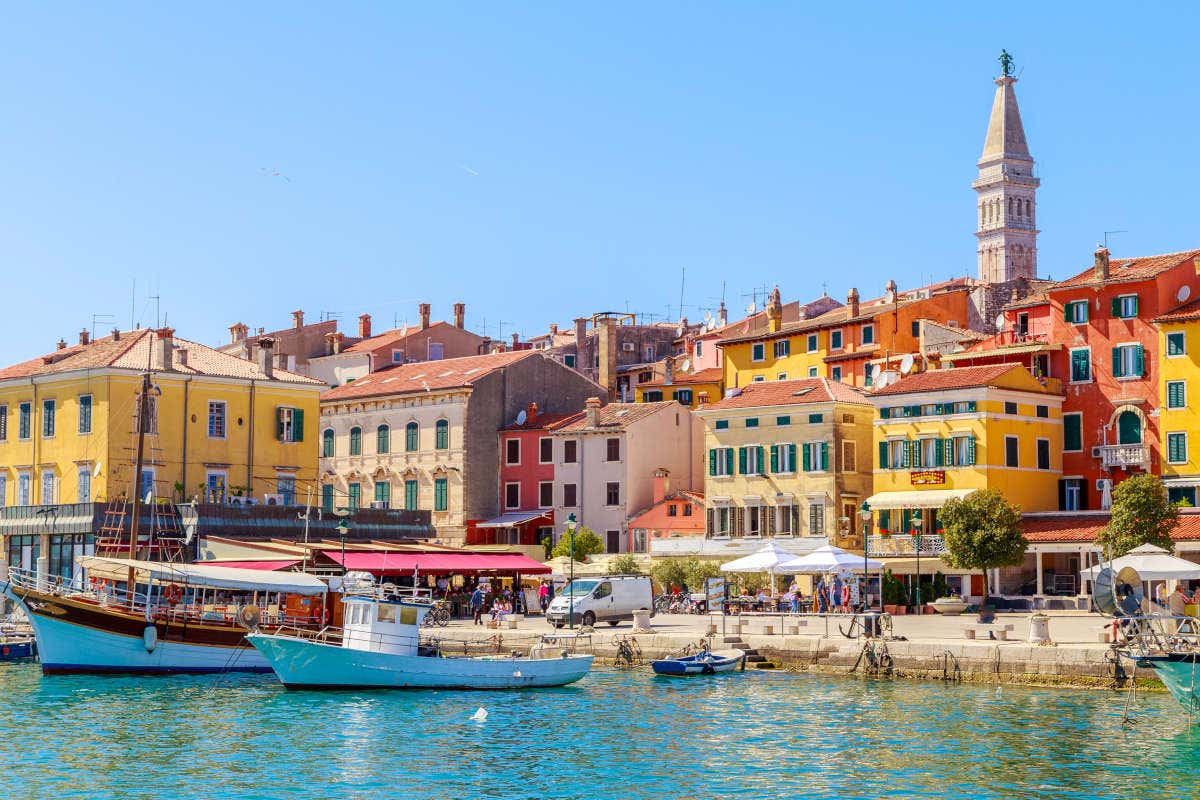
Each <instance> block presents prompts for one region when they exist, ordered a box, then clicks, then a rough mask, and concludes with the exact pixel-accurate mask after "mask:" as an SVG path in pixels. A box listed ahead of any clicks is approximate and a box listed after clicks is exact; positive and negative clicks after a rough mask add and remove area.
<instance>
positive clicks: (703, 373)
mask: <svg viewBox="0 0 1200 800" xmlns="http://www.w3.org/2000/svg"><path fill="white" fill-rule="evenodd" d="M722 375H724V371H723V370H722V369H721V368H720V367H711V368H709V369H702V370H700V371H699V372H676V373H675V382H674V383H671V384H667V383H665V382H663V381H653V382H647V383H639V384H638V388H639V389H640V388H642V387H643V386H653V387H655V388H662V387H664V386H668V385H669V386H678V385H679V384H689V383H720V382H721V377H722Z"/></svg>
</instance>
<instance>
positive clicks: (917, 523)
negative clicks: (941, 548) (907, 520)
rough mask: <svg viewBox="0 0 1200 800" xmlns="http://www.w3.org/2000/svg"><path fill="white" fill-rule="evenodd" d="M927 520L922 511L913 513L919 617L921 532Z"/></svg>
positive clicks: (918, 612) (918, 614) (918, 611)
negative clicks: (922, 515) (923, 517)
mask: <svg viewBox="0 0 1200 800" xmlns="http://www.w3.org/2000/svg"><path fill="white" fill-rule="evenodd" d="M924 522H925V520H924V519H922V517H921V509H919V508H918V509H917V510H916V511H914V512H913V516H912V524H913V529H914V530H915V531H916V533H914V534H913V546H915V547H916V549H917V616H921V531H922V525H923V524H924Z"/></svg>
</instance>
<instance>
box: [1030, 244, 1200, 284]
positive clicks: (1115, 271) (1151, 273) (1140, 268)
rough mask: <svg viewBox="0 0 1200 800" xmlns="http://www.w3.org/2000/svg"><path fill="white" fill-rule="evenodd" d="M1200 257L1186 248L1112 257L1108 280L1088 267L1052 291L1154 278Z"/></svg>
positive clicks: (1093, 268)
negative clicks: (1135, 255)
mask: <svg viewBox="0 0 1200 800" xmlns="http://www.w3.org/2000/svg"><path fill="white" fill-rule="evenodd" d="M1196 258H1200V250H1184V251H1181V252H1179V253H1164V254H1163V255H1158V256H1139V257H1137V258H1110V259H1109V262H1108V280H1107V281H1102V280H1098V279H1097V278H1096V273H1095V267H1088V268H1087V269H1086V270H1084V271H1083V272H1081V273H1079V274H1078V275H1076V276H1075V277H1074V278H1068V279H1067V280H1065V281H1062V282H1060V283H1056V284H1054V286H1053V287H1051V291H1058V290H1059V289H1073V288H1077V287H1080V286H1095V285H1097V284H1105V283H1129V282H1131V281H1144V280H1149V279H1151V278H1154V277H1156V276H1158V275H1161V274H1162V273H1164V272H1166V271H1167V270H1169V269H1172V268H1174V267H1177V266H1179V265H1180V264H1183V263H1185V262H1188V261H1192V260H1193V259H1196Z"/></svg>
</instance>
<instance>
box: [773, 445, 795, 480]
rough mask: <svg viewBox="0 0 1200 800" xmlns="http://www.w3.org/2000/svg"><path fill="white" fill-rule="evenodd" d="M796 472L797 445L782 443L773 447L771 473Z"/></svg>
mask: <svg viewBox="0 0 1200 800" xmlns="http://www.w3.org/2000/svg"><path fill="white" fill-rule="evenodd" d="M795 471H796V445H794V444H789V443H786V442H781V443H779V444H773V445H771V472H783V473H791V472H795Z"/></svg>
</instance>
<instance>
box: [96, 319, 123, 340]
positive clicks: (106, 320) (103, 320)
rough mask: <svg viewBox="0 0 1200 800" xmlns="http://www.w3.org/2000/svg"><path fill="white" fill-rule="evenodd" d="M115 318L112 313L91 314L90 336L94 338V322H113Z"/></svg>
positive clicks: (106, 323)
mask: <svg viewBox="0 0 1200 800" xmlns="http://www.w3.org/2000/svg"><path fill="white" fill-rule="evenodd" d="M116 321H117V318H116V317H114V316H113V315H112V314H92V329H91V330H92V338H93V339H95V338H96V323H97V322H103V323H104V324H105V325H108V324H112V323H115V322H116Z"/></svg>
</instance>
